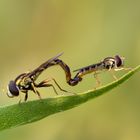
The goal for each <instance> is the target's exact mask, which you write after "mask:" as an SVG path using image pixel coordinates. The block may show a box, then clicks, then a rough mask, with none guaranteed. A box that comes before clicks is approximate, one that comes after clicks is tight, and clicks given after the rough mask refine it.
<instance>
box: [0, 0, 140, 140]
mask: <svg viewBox="0 0 140 140" xmlns="http://www.w3.org/2000/svg"><path fill="white" fill-rule="evenodd" d="M61 52H64V54H63V55H62V56H61V59H63V60H64V61H65V62H66V63H67V64H68V65H69V66H70V67H71V70H74V69H77V68H80V67H83V66H86V65H89V64H93V63H96V62H98V61H100V60H102V59H103V58H104V57H107V56H114V55H115V54H119V55H121V56H124V57H125V65H126V67H132V68H133V67H135V66H136V65H138V64H140V1H139V0H115V1H112V0H84V1H80V0H77V1H75V0H71V1H66V0H59V1H58V0H51V1H49V0H24V1H22V0H11V1H9V0H1V1H0V67H1V68H0V89H1V91H0V93H1V94H0V105H8V104H14V103H17V102H18V101H19V98H14V99H10V98H8V97H7V96H6V94H5V93H6V91H4V90H6V86H7V84H8V82H9V80H11V79H14V78H15V77H16V76H17V75H18V74H20V73H22V72H26V71H30V70H32V69H34V68H36V67H37V66H38V65H40V64H41V63H42V62H44V61H46V60H47V59H49V58H51V57H53V56H55V55H57V54H58V53H61ZM124 73H125V72H123V71H120V72H117V73H116V75H117V76H118V77H120V76H122V75H123V74H124ZM73 76H74V73H73ZM48 77H54V78H55V79H56V80H57V81H58V82H59V84H60V85H61V86H62V87H63V88H64V89H66V90H69V91H73V92H76V93H80V92H83V91H86V90H89V89H92V88H93V87H94V86H95V79H94V77H93V74H90V75H87V76H85V78H84V80H83V82H82V83H80V84H79V85H78V86H75V87H70V86H69V85H67V84H66V82H65V76H64V72H63V71H62V69H61V68H60V67H57V66H56V67H53V68H50V69H48V70H47V71H45V72H44V73H43V74H42V75H41V76H40V77H39V79H38V81H40V80H43V79H46V78H48ZM139 77H140V73H137V74H136V75H134V76H133V77H132V78H131V79H130V80H129V81H128V82H126V83H124V84H123V85H121V86H120V87H119V88H116V89H114V90H113V91H111V92H109V93H108V94H106V95H103V96H101V97H99V98H97V99H95V100H92V101H90V102H88V103H85V104H83V105H81V106H79V107H77V108H74V109H72V110H68V111H65V112H62V113H58V114H55V115H52V116H49V117H47V118H45V119H43V120H40V121H38V122H35V123H32V124H30V125H25V126H21V127H17V128H14V129H10V130H6V131H2V132H1V133H0V139H5V140H11V139H14V140H19V139H20V140H25V139H26V140H38V139H41V140H85V139H87V140H93V139H94V140H112V139H113V140H132V139H133V140H139V139H140V92H139V91H140V86H139V84H140V78H139ZM100 79H101V81H102V84H103V85H105V84H107V83H109V82H111V81H113V78H112V77H111V75H110V73H108V72H106V73H102V74H100ZM3 89H4V90H3ZM57 90H58V89H57ZM39 91H40V92H41V95H42V97H43V98H47V97H53V96H55V93H54V92H53V90H52V89H51V88H44V89H40V90H39ZM58 92H59V93H60V94H63V93H62V92H60V91H59V90H58ZM34 99H38V98H37V96H35V95H34V94H33V93H30V97H29V100H34ZM11 112H12V110H11Z"/></svg>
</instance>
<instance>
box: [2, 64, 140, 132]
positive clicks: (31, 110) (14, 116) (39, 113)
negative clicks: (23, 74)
mask: <svg viewBox="0 0 140 140" xmlns="http://www.w3.org/2000/svg"><path fill="white" fill-rule="evenodd" d="M139 70H140V66H138V67H136V68H134V69H133V70H131V71H129V72H128V73H127V74H125V75H124V76H123V77H121V78H120V79H119V80H117V81H114V82H112V83H110V84H108V85H106V86H103V87H101V88H99V89H97V90H89V91H87V92H85V93H81V94H78V95H70V96H57V97H54V98H47V99H42V100H35V101H29V102H24V103H21V104H15V105H10V106H3V107H1V108H0V130H4V129H8V128H12V127H17V126H20V125H23V124H28V123H31V122H35V121H37V120H40V119H43V118H45V117H47V116H49V115H51V114H55V113H57V112H62V111H65V110H68V109H71V108H73V107H76V106H78V105H80V104H82V103H85V102H87V101H89V100H90V99H93V98H95V97H98V96H100V95H103V94H105V93H106V92H108V91H110V90H112V89H113V88H115V87H117V86H119V85H120V84H122V83H123V82H125V81H126V80H128V79H129V78H130V77H131V76H132V75H133V74H134V73H136V72H137V71H139Z"/></svg>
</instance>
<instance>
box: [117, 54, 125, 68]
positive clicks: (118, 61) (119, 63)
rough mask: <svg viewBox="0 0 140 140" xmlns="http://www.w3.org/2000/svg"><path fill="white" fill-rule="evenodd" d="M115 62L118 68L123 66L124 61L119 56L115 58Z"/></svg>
mask: <svg viewBox="0 0 140 140" xmlns="http://www.w3.org/2000/svg"><path fill="white" fill-rule="evenodd" d="M115 60H116V64H117V67H120V66H122V65H123V62H122V59H121V58H120V57H119V56H118V55H116V56H115Z"/></svg>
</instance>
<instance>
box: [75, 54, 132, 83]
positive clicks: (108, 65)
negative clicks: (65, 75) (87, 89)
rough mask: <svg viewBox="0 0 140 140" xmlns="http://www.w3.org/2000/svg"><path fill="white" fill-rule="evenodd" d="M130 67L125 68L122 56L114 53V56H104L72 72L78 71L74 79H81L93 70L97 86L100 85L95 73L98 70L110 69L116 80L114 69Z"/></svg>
mask: <svg viewBox="0 0 140 140" xmlns="http://www.w3.org/2000/svg"><path fill="white" fill-rule="evenodd" d="M130 69H131V68H125V67H124V57H120V56H119V55H116V56H114V57H106V58H105V59H104V60H102V61H101V62H99V63H96V64H92V65H89V66H86V67H83V68H80V69H77V70H74V72H76V71H78V73H77V74H76V76H75V77H74V79H76V78H77V79H78V78H79V79H80V80H82V77H83V76H84V75H86V74H89V73H92V72H94V77H95V79H96V81H97V84H98V86H99V85H100V80H99V79H98V77H97V75H98V73H99V72H100V71H103V70H107V71H110V72H111V74H112V76H113V78H114V79H115V80H117V77H116V76H115V75H114V71H119V70H130Z"/></svg>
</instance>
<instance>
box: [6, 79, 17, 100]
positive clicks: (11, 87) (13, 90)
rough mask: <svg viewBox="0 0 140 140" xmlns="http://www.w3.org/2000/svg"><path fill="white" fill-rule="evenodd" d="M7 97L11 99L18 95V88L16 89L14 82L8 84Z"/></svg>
mask: <svg viewBox="0 0 140 140" xmlns="http://www.w3.org/2000/svg"><path fill="white" fill-rule="evenodd" d="M7 95H8V96H9V97H11V98H12V97H14V96H18V95H19V88H18V87H17V85H16V83H15V81H10V82H9V84H8V93H7Z"/></svg>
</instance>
